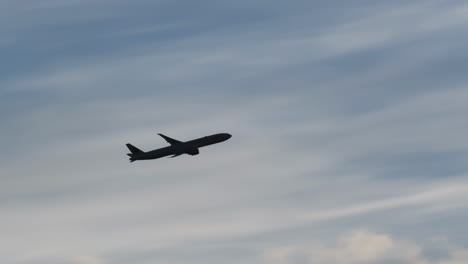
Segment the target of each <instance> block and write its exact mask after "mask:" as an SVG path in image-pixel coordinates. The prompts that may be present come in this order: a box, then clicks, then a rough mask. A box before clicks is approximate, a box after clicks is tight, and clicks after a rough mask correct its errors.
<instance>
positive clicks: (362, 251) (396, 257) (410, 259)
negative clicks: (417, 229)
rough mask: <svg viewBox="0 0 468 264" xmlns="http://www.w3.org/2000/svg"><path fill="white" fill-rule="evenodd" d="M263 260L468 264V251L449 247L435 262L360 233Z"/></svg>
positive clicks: (278, 251)
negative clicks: (467, 263) (327, 243)
mask: <svg viewBox="0 0 468 264" xmlns="http://www.w3.org/2000/svg"><path fill="white" fill-rule="evenodd" d="M263 259H264V262H265V263H278V264H288V263H304V264H306V263H314V264H331V263H334V264H388V263H408V264H455V263H466V262H467V261H468V249H465V248H460V247H456V246H453V245H450V246H448V245H447V246H446V252H445V254H444V255H443V256H439V257H438V258H434V257H431V250H430V249H425V245H418V244H417V243H415V242H412V241H409V240H404V239H397V238H395V237H393V236H391V235H388V234H378V233H374V232H370V231H366V230H358V231H354V232H352V233H350V234H348V235H346V236H342V237H340V238H339V239H338V241H336V242H334V243H332V244H330V245H313V246H308V247H306V246H302V245H301V246H287V247H278V248H270V249H268V250H266V251H265V252H264V254H263Z"/></svg>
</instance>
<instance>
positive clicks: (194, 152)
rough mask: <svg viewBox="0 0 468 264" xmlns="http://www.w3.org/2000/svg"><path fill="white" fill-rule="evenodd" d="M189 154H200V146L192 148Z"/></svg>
mask: <svg viewBox="0 0 468 264" xmlns="http://www.w3.org/2000/svg"><path fill="white" fill-rule="evenodd" d="M187 154H189V155H192V156H195V155H198V154H200V151H199V150H198V148H192V149H189V150H188V151H187Z"/></svg>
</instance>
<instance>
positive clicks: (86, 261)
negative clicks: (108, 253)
mask: <svg viewBox="0 0 468 264" xmlns="http://www.w3.org/2000/svg"><path fill="white" fill-rule="evenodd" d="M107 263H108V262H107V261H105V260H104V259H102V258H100V257H96V256H81V257H77V258H76V260H75V261H74V262H73V264H107Z"/></svg>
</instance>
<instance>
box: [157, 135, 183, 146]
mask: <svg viewBox="0 0 468 264" xmlns="http://www.w3.org/2000/svg"><path fill="white" fill-rule="evenodd" d="M158 135H160V136H161V137H162V138H164V140H166V141H167V143H169V144H171V145H177V144H180V143H182V141H179V140H177V139H173V138H170V137H168V136H165V135H163V134H159V133H158Z"/></svg>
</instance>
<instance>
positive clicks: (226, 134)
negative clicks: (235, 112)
mask: <svg viewBox="0 0 468 264" xmlns="http://www.w3.org/2000/svg"><path fill="white" fill-rule="evenodd" d="M223 136H224V138H225V140H228V139H230V138H231V137H232V135H231V134H229V133H224V134H223Z"/></svg>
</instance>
